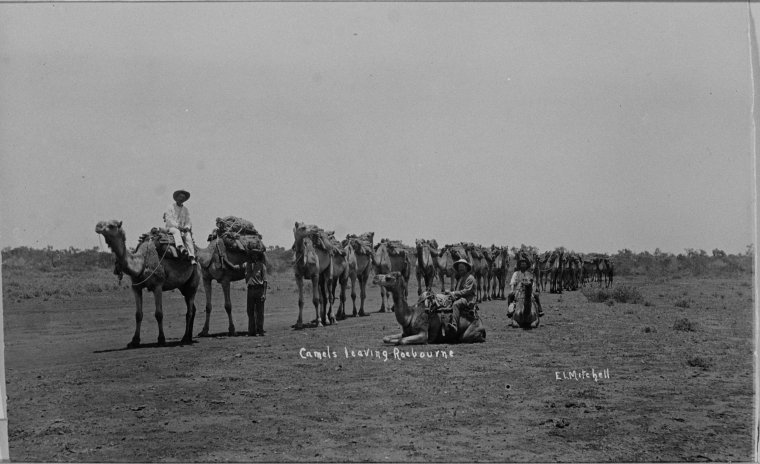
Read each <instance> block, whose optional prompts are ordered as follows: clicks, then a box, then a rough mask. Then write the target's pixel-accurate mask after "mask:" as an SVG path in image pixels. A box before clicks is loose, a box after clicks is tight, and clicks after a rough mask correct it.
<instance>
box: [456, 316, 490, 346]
mask: <svg viewBox="0 0 760 464" xmlns="http://www.w3.org/2000/svg"><path fill="white" fill-rule="evenodd" d="M484 341H486V328H485V327H483V324H482V323H480V321H479V320H478V321H475V322H473V323H472V324H470V325H468V326H467V328H466V329H465V330H464V333H463V334H462V338H461V339H460V342H462V343H482V342H484Z"/></svg>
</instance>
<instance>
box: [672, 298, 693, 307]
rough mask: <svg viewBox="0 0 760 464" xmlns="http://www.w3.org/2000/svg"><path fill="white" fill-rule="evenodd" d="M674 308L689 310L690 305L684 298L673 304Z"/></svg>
mask: <svg viewBox="0 0 760 464" xmlns="http://www.w3.org/2000/svg"><path fill="white" fill-rule="evenodd" d="M673 305H674V306H678V307H679V308H690V307H691V303H690V302H689V300H687V299H686V298H681V299H680V300H678V301H676V302H675V303H673Z"/></svg>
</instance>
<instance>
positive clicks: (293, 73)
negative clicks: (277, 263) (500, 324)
mask: <svg viewBox="0 0 760 464" xmlns="http://www.w3.org/2000/svg"><path fill="white" fill-rule="evenodd" d="M752 8H753V13H754V15H755V18H757V17H760V10H758V8H760V7H758V6H753V7H752ZM748 12H749V11H748V6H747V4H746V3H742V2H734V3H728V4H721V3H717V2H704V3H702V2H698V3H681V2H678V3H654V2H642V3H627V2H602V3H585V2H584V3H557V2H550V3H542V2H529V3H513V2H510V3H397V2H393V3H332V2H329V3H277V2H273V3H269V2H266V3H238V2H236V3H169V4H160V3H147V4H146V3H114V4H109V3H96V4H87V3H73V4H72V3H69V4H67V3H39V4H0V60H1V61H0V63H2V72H0V193H1V195H0V247H17V246H30V247H35V248H42V247H45V246H47V245H51V246H53V247H54V248H58V249H60V248H68V247H71V246H73V247H75V248H80V249H81V248H85V249H89V248H92V247H96V246H100V247H104V246H105V243H104V241H103V240H102V239H101V238H99V236H98V235H97V234H95V224H96V223H97V222H98V221H101V220H108V219H119V220H121V221H123V227H124V229H125V231H126V234H127V241H128V244H129V245H131V246H134V244H136V241H137V238H138V236H139V235H140V234H141V233H143V232H147V231H148V230H149V229H150V228H151V227H154V226H160V225H162V213H163V211H164V210H165V209H166V208H167V207H168V206H169V204H171V202H172V200H171V195H172V192H173V191H174V190H176V189H186V190H188V191H190V192H191V198H190V200H189V201H188V202H187V203H186V205H187V206H188V208H189V210H190V214H191V217H192V220H193V224H194V231H195V237H196V241H197V243H198V245H200V246H205V244H206V236H207V234H208V233H209V232H210V231H211V230H212V229H213V227H214V223H215V218H217V217H220V216H227V215H235V216H239V217H243V218H245V219H248V220H249V221H251V222H253V223H254V224H255V225H256V227H257V229H259V231H260V232H261V233H262V234H263V237H264V242H265V243H266V244H267V245H280V246H284V247H290V245H292V243H293V234H292V229H293V225H294V223H295V222H296V221H303V222H306V223H309V224H316V225H318V226H320V227H323V228H325V229H327V230H335V231H336V235H337V236H338V237H339V238H342V237H345V235H346V234H349V233H352V234H361V233H363V232H367V231H374V232H375V239H376V240H379V239H380V238H383V237H387V238H391V239H400V240H403V241H404V242H406V243H409V244H413V243H414V239H415V238H435V239H436V240H437V241H438V242H439V243H441V244H444V243H454V242H460V241H467V242H475V243H480V244H483V245H491V244H496V245H502V246H503V245H507V246H519V245H520V244H523V243H524V244H528V245H533V246H537V247H538V248H539V249H542V250H543V249H549V248H554V247H557V246H564V247H566V248H568V249H573V250H576V251H579V252H610V253H614V252H617V251H618V250H621V249H625V248H627V249H631V250H634V251H644V250H648V251H654V250H655V249H656V248H660V249H661V250H662V251H664V252H673V253H679V252H683V251H684V249H686V248H695V249H705V250H707V251H708V252H709V251H710V250H712V249H713V248H720V249H723V250H725V251H727V252H729V253H737V252H743V251H745V249H746V246H747V245H748V244H750V243H752V242H753V241H754V237H755V226H754V225H755V221H756V219H755V216H754V211H755V208H756V206H755V201H754V199H755V167H756V159H755V157H754V155H753V150H754V140H755V138H754V137H755V136H754V133H753V116H752V101H753V98H754V97H753V95H754V94H753V83H752V66H751V61H750V56H751V54H750V39H749V35H748V34H749V20H748Z"/></svg>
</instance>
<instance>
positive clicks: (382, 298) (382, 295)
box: [378, 286, 386, 313]
mask: <svg viewBox="0 0 760 464" xmlns="http://www.w3.org/2000/svg"><path fill="white" fill-rule="evenodd" d="M385 297H386V292H385V287H382V286H381V287H380V311H378V312H379V313H384V312H385Z"/></svg>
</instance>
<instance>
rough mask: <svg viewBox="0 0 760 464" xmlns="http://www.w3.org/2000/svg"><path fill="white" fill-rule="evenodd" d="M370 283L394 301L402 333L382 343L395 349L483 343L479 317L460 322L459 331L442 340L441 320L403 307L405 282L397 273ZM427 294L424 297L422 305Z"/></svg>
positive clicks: (433, 314) (421, 310)
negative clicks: (388, 293) (437, 344)
mask: <svg viewBox="0 0 760 464" xmlns="http://www.w3.org/2000/svg"><path fill="white" fill-rule="evenodd" d="M373 283H374V284H376V285H381V286H382V287H383V288H385V289H386V290H387V291H388V292H390V294H391V296H392V297H393V305H394V306H393V307H394V308H395V310H394V313H395V314H396V320H397V321H398V323H399V324H400V325H401V329H402V331H401V333H400V334H396V335H389V336H387V337H384V338H383V342H384V343H390V344H394V345H418V344H425V343H480V342H485V341H486V328H485V326H484V325H483V322H482V320H481V319H480V317H477V316H476V317H475V319H474V320H472V321H470V320H468V319H467V318H464V317H461V318H460V319H459V330H458V331H457V333H456V334H451V336H450V337H448V336H447V337H445V338H444V336H443V333H442V330H441V328H442V325H443V321H441V316H440V315H439V314H438V313H436V312H429V311H428V308H427V307H426V306H425V305H424V304H421V303H420V302H418V303H417V304H416V305H414V306H412V307H409V306H408V305H407V303H406V296H405V288H406V281H405V279H404V277H403V276H402V275H401V273H399V272H391V273H390V274H378V275H376V276H375V278H374V279H373ZM427 295H428V293H427V292H426V293H424V294H423V295H422V296H423V298H422V300H421V301H424V300H425V299H426V298H425V297H427Z"/></svg>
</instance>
